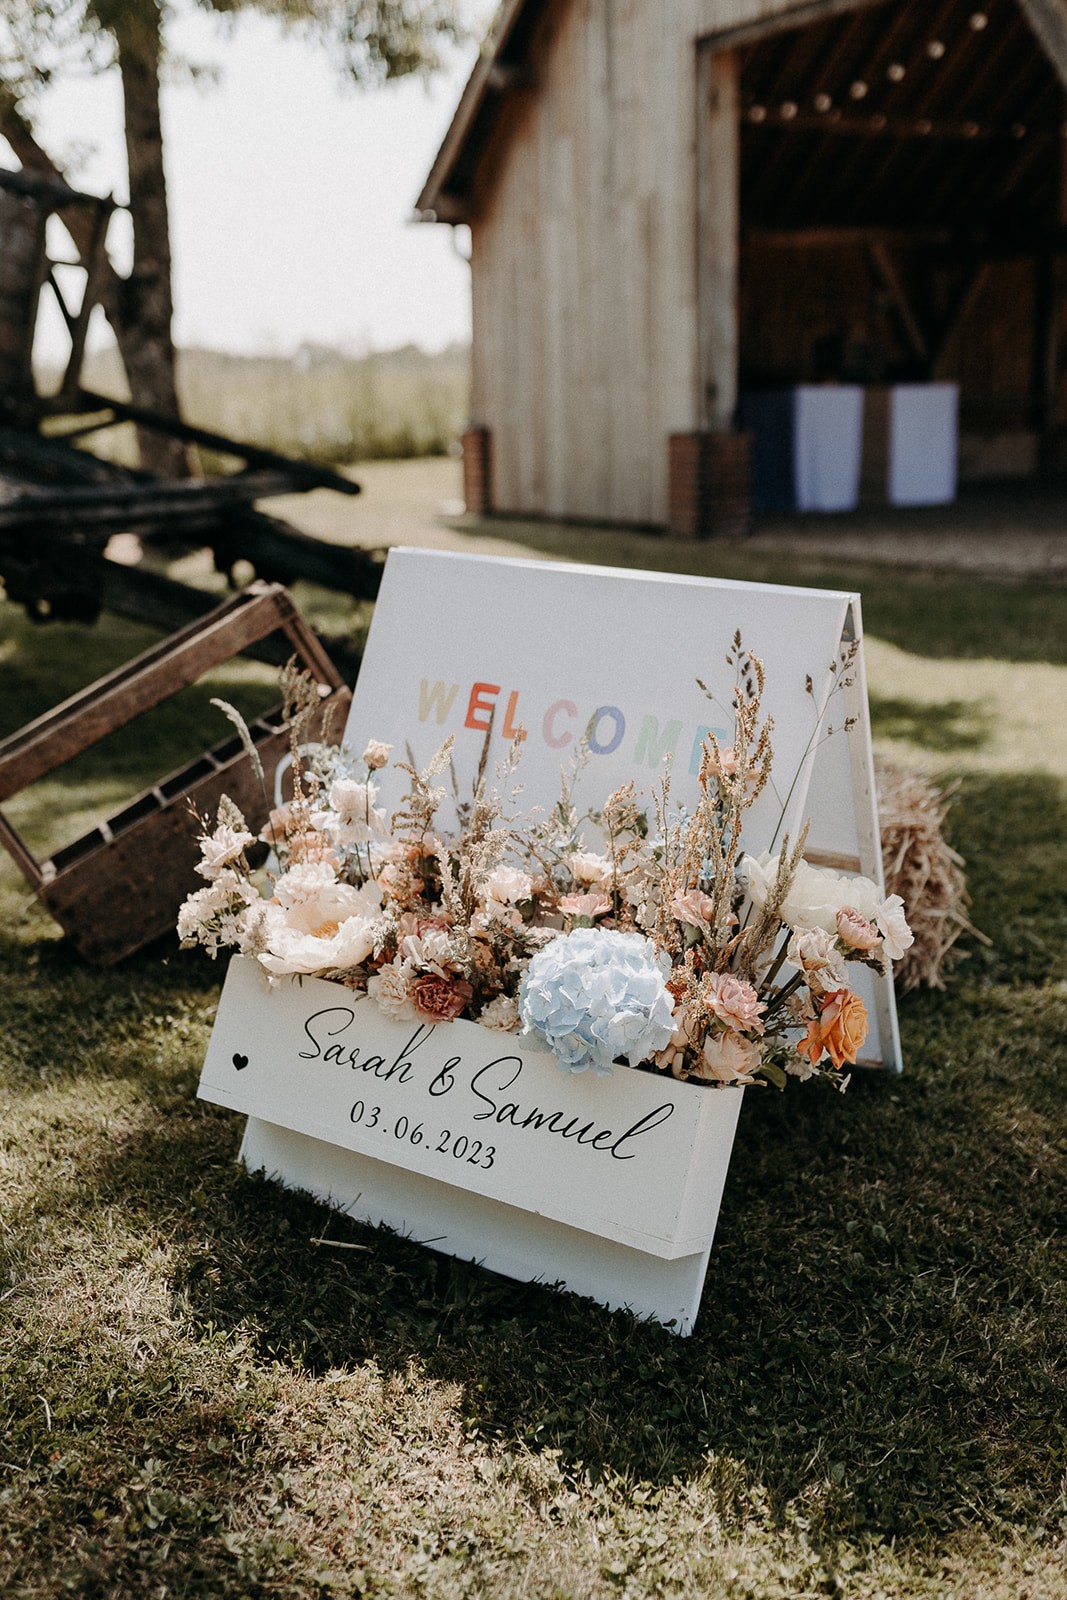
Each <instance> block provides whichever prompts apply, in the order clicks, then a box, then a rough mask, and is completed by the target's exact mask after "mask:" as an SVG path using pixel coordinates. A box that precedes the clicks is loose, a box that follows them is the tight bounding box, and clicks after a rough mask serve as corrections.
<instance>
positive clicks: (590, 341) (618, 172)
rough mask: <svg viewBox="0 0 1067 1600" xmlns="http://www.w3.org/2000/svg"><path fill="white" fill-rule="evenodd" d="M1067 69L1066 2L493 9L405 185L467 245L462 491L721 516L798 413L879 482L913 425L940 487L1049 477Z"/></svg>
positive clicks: (856, 0) (684, 2)
mask: <svg viewBox="0 0 1067 1600" xmlns="http://www.w3.org/2000/svg"><path fill="white" fill-rule="evenodd" d="M1065 84H1067V0H508V3H507V4H505V5H504V6H503V8H502V12H501V16H500V19H499V21H498V24H497V28H496V31H495V34H494V37H493V42H492V46H491V48H487V49H486V51H485V52H483V54H482V56H481V57H480V59H479V61H478V64H477V66H476V67H475V69H474V72H473V74H472V76H471V78H470V81H469V83H468V85H467V88H466V90H465V91H464V94H463V97H462V99H461V101H460V104H459V107H458V109H457V111H456V114H455V117H454V119H453V122H452V126H451V128H450V130H449V132H448V134H447V136H446V138H445V141H444V144H443V145H442V148H441V150H440V152H439V154H438V156H437V159H436V161H435V163H434V166H433V169H432V171H431V173H430V175H429V177H428V179H427V182H426V185H425V187H424V189H423V192H422V195H421V196H420V198H419V202H418V205H419V209H420V213H421V214H422V215H423V216H424V217H425V218H426V219H428V220H436V221H438V222H442V223H449V224H467V225H469V228H470V234H471V260H472V272H473V313H474V315H473V382H472V400H471V426H470V430H469V432H468V434H467V436H466V439H465V457H464V459H465V477H466V491H467V500H468V505H469V506H470V507H471V508H472V509H485V510H494V511H498V512H502V513H519V514H524V515H545V516H553V517H568V518H577V519H586V518H590V519H600V520H604V519H610V520H613V521H619V522H628V523H634V524H639V525H646V526H659V527H664V526H666V527H668V528H670V529H671V530H672V531H674V532H675V533H677V534H681V535H689V536H700V535H705V534H708V533H714V532H715V531H717V530H718V529H720V528H721V529H726V528H730V527H733V526H736V525H737V522H738V520H739V518H740V517H742V516H743V513H744V509H745V506H746V504H747V501H748V496H749V493H750V492H751V493H753V494H754V495H755V497H756V500H757V503H759V499H760V496H761V495H762V497H763V503H765V504H774V503H775V499H774V495H775V481H774V475H775V472H776V470H777V467H778V466H780V465H781V462H780V461H778V463H777V466H776V461H775V454H774V452H775V437H776V430H777V436H778V445H779V455H780V454H781V439H782V437H785V436H790V433H791V430H793V431H795V430H797V429H799V428H805V429H807V430H808V432H809V433H812V429H814V433H812V437H815V436H816V435H817V434H818V432H819V429H820V427H822V429H823V434H824V435H826V430H827V428H829V429H830V432H831V433H832V434H833V435H834V438H835V440H836V446H835V447H836V449H837V451H838V458H839V459H840V453H841V450H842V449H844V445H843V443H842V441H845V443H847V445H848V448H849V449H850V450H852V451H853V452H854V453H858V455H859V456H860V457H862V460H861V461H858V462H857V464H856V472H857V473H858V474H859V475H860V477H861V479H862V482H861V486H860V490H859V492H860V493H862V494H863V495H864V496H866V497H867V498H870V497H871V496H874V497H878V496H879V495H881V494H883V493H888V491H887V488H886V486H887V483H888V482H889V477H890V476H891V475H892V472H893V471H897V472H898V474H899V473H902V474H903V476H904V478H906V477H907V473H908V464H907V461H906V459H905V458H906V453H907V450H908V448H909V446H908V442H907V437H906V436H907V434H908V431H909V426H910V432H911V446H910V448H912V449H913V450H914V449H915V448H916V446H917V443H918V446H919V447H921V448H925V449H926V450H927V454H928V456H929V452H930V450H931V449H932V446H931V444H930V441H931V440H932V439H934V438H935V436H936V434H937V429H938V428H939V427H940V428H942V430H944V429H945V428H946V427H948V428H950V430H951V453H952V463H951V465H952V475H951V483H952V489H953V492H954V483H955V477H954V474H955V470H956V466H957V462H958V469H959V474H960V476H961V477H963V478H964V479H966V478H968V477H975V476H980V475H992V474H995V473H1018V474H1029V473H1034V472H1037V471H1040V470H1044V469H1047V468H1049V467H1050V466H1055V465H1056V464H1057V463H1058V461H1059V446H1060V442H1061V438H1062V434H1063V424H1064V421H1065V417H1067V410H1065V400H1067V396H1065V394H1064V381H1063V380H1064V368H1065V366H1067V348H1065V343H1064V339H1063V336H1062V334H1061V331H1060V329H1061V322H1062V313H1063V301H1064V297H1065V282H1064V280H1065V276H1067V274H1065V271H1064V261H1065V251H1067V167H1065V133H1067V102H1065ZM939 395H940V396H941V397H942V398H943V397H944V396H946V395H948V396H951V398H952V406H951V409H950V412H947V411H946V409H945V407H944V406H943V405H942V406H941V408H940V410H938V404H937V401H938V396H939ZM856 396H859V397H860V400H859V401H858V402H856V404H855V405H854V404H853V400H854V397H856ZM850 397H851V398H850ZM802 404H803V405H810V406H811V407H813V408H814V409H812V410H810V412H805V413H804V418H806V420H798V419H801V407H802ZM857 406H862V420H861V421H857V420H856V416H857ZM820 407H821V408H823V410H825V415H826V418H827V419H828V420H827V421H826V423H820V422H819V420H818V419H819V416H820V415H821V414H822V413H821V411H820ZM850 407H851V409H849V408H850ZM908 407H912V409H911V410H910V411H909V410H908ZM915 407H917V408H918V409H914V408H915ZM931 407H932V408H933V409H932V410H931ZM834 408H836V409H834ZM842 408H844V409H842ZM924 408H925V409H924ZM813 417H814V418H815V421H814V422H812V418H813ZM909 417H910V418H911V422H910V424H909V422H908V418H909ZM894 419H895V420H894ZM860 428H861V429H862V439H861V438H860V436H859V433H858V432H857V431H856V430H858V429H860ZM850 429H851V430H852V432H851V433H850V432H849V430H850ZM894 429H896V433H894ZM894 438H895V439H896V443H895V444H893V443H892V440H893V439H894ZM809 442H810V441H809ZM824 442H825V441H824ZM891 446H892V449H893V450H895V451H896V453H897V457H899V459H896V457H895V458H894V460H895V466H893V465H891V464H890V463H888V461H887V452H888V451H889V450H890V447H891ZM813 448H815V449H816V451H817V449H818V448H819V446H818V440H817V439H816V444H815V446H813ZM943 449H944V451H946V452H947V451H948V450H949V444H948V442H947V439H946V442H945V444H944V446H943ZM957 450H958V455H957ZM946 461H947V455H946ZM919 464H920V466H921V465H922V463H921V462H920V463H919ZM926 464H927V465H929V460H928V461H927V463H926ZM935 465H936V464H935ZM812 470H814V471H815V472H816V476H818V471H819V463H818V461H817V460H816V461H815V465H814V468H813V469H812ZM946 472H947V467H946ZM919 476H920V477H921V476H922V473H921V472H920V474H919ZM936 476H937V473H936V472H935V477H936ZM780 487H781V485H779V488H780ZM783 493H785V494H786V501H785V502H782V503H787V502H788V490H783ZM888 497H889V498H890V499H892V498H893V496H892V494H888ZM935 497H936V496H935ZM941 497H942V498H944V497H945V496H944V495H942V496H941ZM919 498H921V496H920V497H919ZM812 503H818V493H817V486H816V499H815V501H814V502H812ZM897 503H908V497H907V494H906V492H904V491H902V492H901V495H900V497H898V499H897Z"/></svg>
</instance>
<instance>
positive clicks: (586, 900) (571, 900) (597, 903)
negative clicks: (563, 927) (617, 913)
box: [559, 894, 611, 922]
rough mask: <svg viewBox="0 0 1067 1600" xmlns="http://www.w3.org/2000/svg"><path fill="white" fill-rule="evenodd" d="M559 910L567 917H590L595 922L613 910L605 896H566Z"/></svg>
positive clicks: (561, 901)
mask: <svg viewBox="0 0 1067 1600" xmlns="http://www.w3.org/2000/svg"><path fill="white" fill-rule="evenodd" d="M559 909H560V910H561V911H562V912H563V915H564V916H565V917H588V918H589V919H590V921H593V922H595V921H596V919H597V917H603V916H605V915H606V914H607V912H609V911H610V910H611V901H610V900H609V899H608V897H607V895H605V894H565V895H564V896H563V898H562V899H561V900H560V903H559Z"/></svg>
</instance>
